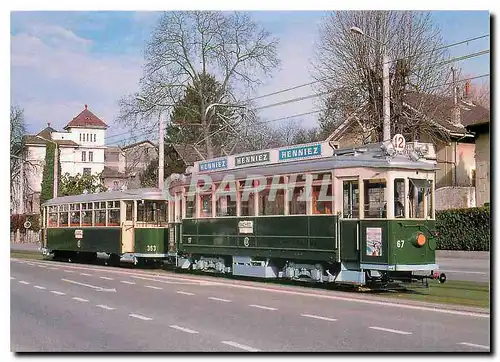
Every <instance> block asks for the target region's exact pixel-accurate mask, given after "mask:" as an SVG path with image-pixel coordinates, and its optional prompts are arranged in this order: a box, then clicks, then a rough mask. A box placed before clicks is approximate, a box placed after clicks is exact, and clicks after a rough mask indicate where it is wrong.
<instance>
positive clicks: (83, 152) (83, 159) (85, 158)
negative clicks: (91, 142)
mask: <svg viewBox="0 0 500 362" xmlns="http://www.w3.org/2000/svg"><path fill="white" fill-rule="evenodd" d="M85 161H87V155H86V153H85V151H82V162H85Z"/></svg>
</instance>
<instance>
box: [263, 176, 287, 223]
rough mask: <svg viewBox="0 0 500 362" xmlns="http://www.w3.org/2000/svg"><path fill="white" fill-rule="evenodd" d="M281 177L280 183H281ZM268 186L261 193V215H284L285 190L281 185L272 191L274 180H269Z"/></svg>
mask: <svg viewBox="0 0 500 362" xmlns="http://www.w3.org/2000/svg"><path fill="white" fill-rule="evenodd" d="M281 179H282V178H281V177H280V183H281ZM267 185H269V186H267V187H266V188H265V189H264V190H262V191H260V192H259V200H258V202H259V215H284V214H285V190H284V189H283V188H281V187H280V186H279V185H275V187H274V189H271V185H272V178H270V179H268V180H267Z"/></svg>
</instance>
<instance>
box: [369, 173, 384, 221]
mask: <svg viewBox="0 0 500 362" xmlns="http://www.w3.org/2000/svg"><path fill="white" fill-rule="evenodd" d="M363 182H364V184H363V186H364V190H365V192H364V199H365V202H364V204H365V205H364V207H365V218H368V219H369V218H384V217H386V212H385V208H386V206H385V204H386V201H387V200H386V199H385V193H386V192H385V191H386V188H387V184H386V182H385V180H383V179H372V180H364V181H363Z"/></svg>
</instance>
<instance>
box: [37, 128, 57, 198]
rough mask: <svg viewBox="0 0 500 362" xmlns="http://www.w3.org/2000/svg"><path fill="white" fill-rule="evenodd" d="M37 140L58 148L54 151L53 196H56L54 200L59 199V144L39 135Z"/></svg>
mask: <svg viewBox="0 0 500 362" xmlns="http://www.w3.org/2000/svg"><path fill="white" fill-rule="evenodd" d="M36 138H39V139H41V140H44V141H46V142H50V143H53V144H54V145H55V146H56V148H55V150H54V191H53V194H54V195H53V198H56V197H57V184H58V182H57V181H58V180H57V178H58V174H57V173H58V172H57V171H58V167H57V158H58V152H59V148H58V144H57V143H56V142H54V141H51V140H48V139H46V138H44V137H42V136H38V135H37V136H36Z"/></svg>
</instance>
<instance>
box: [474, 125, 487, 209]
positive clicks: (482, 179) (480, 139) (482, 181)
mask: <svg viewBox="0 0 500 362" xmlns="http://www.w3.org/2000/svg"><path fill="white" fill-rule="evenodd" d="M476 198H477V205H478V206H483V205H484V203H485V202H490V135H489V133H480V134H479V135H478V136H477V137H476Z"/></svg>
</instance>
